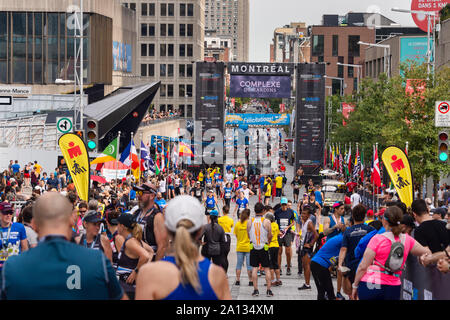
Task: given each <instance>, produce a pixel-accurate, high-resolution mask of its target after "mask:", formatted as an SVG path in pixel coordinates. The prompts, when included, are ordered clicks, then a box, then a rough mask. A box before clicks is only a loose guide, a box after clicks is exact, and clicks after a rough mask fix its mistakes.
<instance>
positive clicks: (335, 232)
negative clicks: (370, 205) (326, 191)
mask: <svg viewBox="0 0 450 320" xmlns="http://www.w3.org/2000/svg"><path fill="white" fill-rule="evenodd" d="M335 219H336V217H335V216H334V215H333V214H331V215H330V228H332V227H334V226H335V225H336V221H335ZM341 223H342V224H345V220H344V217H341ZM340 232H341V230H339V229H335V230H333V232H332V233H330V234H329V235H328V236H327V239H331V238H333V237H335V236H337V235H338V234H339V233H340Z"/></svg>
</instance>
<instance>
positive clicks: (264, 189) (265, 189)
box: [263, 183, 267, 193]
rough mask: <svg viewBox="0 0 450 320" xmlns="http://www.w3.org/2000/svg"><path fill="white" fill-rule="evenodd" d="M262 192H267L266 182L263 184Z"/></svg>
mask: <svg viewBox="0 0 450 320" xmlns="http://www.w3.org/2000/svg"><path fill="white" fill-rule="evenodd" d="M263 192H264V193H266V192H267V183H266V184H265V185H264V187H263Z"/></svg>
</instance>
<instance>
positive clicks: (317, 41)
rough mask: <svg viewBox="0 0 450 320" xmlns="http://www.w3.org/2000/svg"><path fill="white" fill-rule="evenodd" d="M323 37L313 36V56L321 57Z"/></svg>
mask: <svg viewBox="0 0 450 320" xmlns="http://www.w3.org/2000/svg"><path fill="white" fill-rule="evenodd" d="M323 37H324V36H323V35H315V36H313V48H312V55H313V56H323Z"/></svg>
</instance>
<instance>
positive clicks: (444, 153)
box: [439, 152, 448, 162]
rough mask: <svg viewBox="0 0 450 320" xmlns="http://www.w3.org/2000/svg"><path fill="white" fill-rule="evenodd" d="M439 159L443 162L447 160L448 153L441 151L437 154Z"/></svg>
mask: <svg viewBox="0 0 450 320" xmlns="http://www.w3.org/2000/svg"><path fill="white" fill-rule="evenodd" d="M439 160H441V161H442V162H445V161H447V160H448V154H447V153H446V152H441V153H440V154H439Z"/></svg>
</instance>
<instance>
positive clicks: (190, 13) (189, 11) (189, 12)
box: [187, 4, 194, 17]
mask: <svg viewBox="0 0 450 320" xmlns="http://www.w3.org/2000/svg"><path fill="white" fill-rule="evenodd" d="M187 15H188V17H193V16H194V5H193V4H188V5H187Z"/></svg>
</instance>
